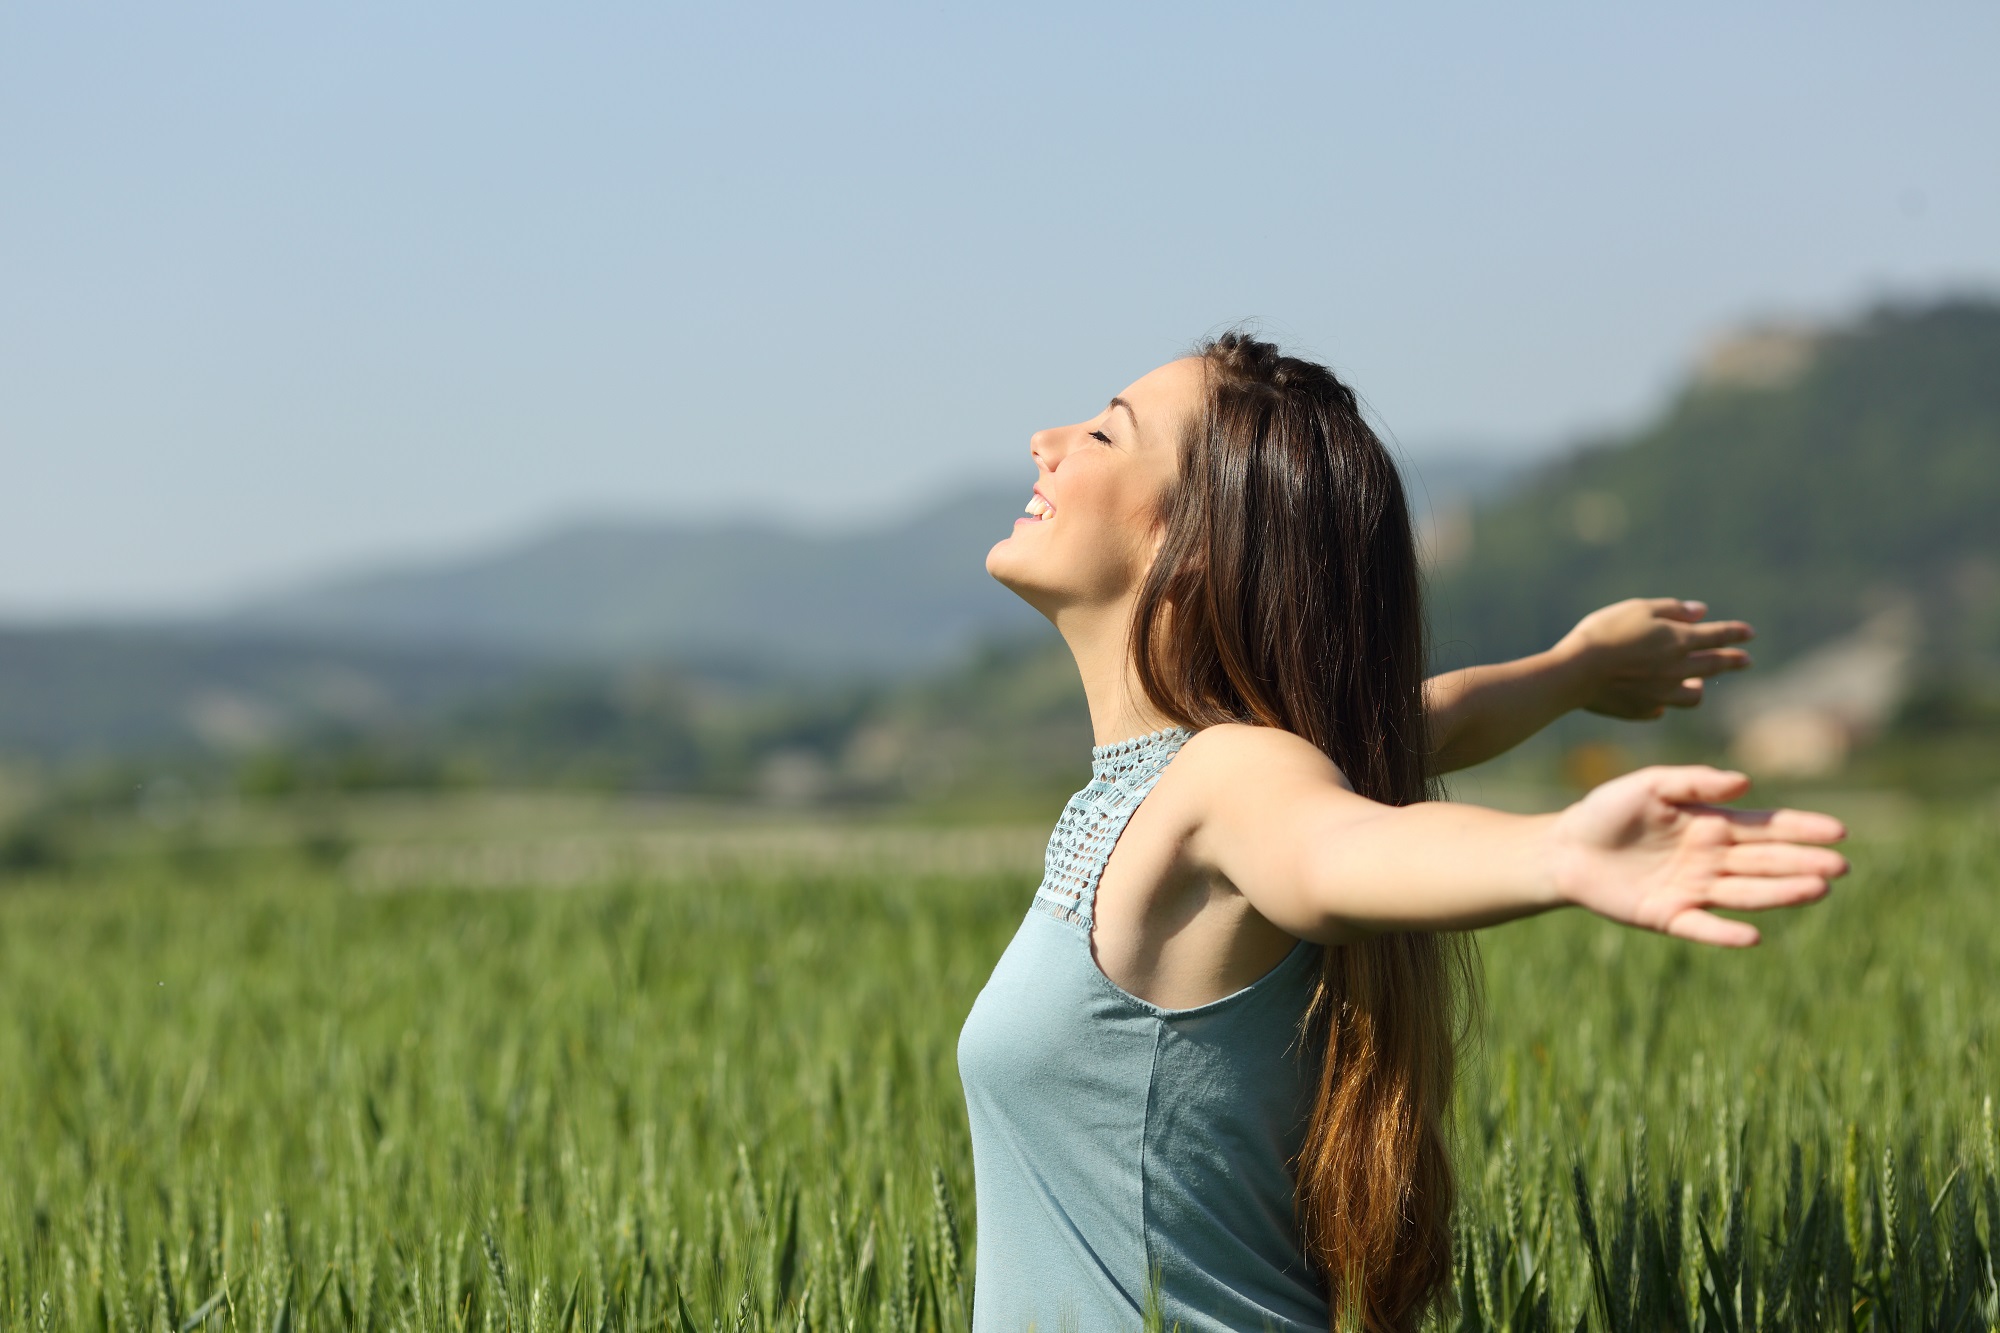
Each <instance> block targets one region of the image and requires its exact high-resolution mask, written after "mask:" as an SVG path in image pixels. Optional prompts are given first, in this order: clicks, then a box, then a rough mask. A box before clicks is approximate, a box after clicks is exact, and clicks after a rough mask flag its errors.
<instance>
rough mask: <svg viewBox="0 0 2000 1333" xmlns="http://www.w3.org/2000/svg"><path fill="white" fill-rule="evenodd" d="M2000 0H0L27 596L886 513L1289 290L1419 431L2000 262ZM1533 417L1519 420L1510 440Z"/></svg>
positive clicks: (2, 196)
mask: <svg viewBox="0 0 2000 1333" xmlns="http://www.w3.org/2000/svg"><path fill="white" fill-rule="evenodd" d="M1995 37H2000V13H1996V11H1992V10H1989V9H1984V8H1979V7H1974V6H1969V5H1968V6H1957V7H1952V8H1949V9H1946V10H1942V11H1927V12H1924V13H1921V14H1916V13H1886V12H1875V11H1868V10H1862V9H1851V10H1842V11H1828V10H1824V9H1820V8H1809V7H1804V6H1797V7H1785V8H1783V9H1774V10H1766V11H1759V12H1756V13H1744V12H1739V11H1737V10H1733V9H1730V8H1727V7H1723V6H1719V5H1709V6H1702V7H1697V8H1694V9H1685V8H1684V9H1681V10H1677V11H1675V12H1673V13H1671V14H1633V13H1608V12H1600V11H1595V10H1591V9H1589V8H1586V7H1549V8H1545V9H1543V10H1541V11H1539V12H1537V13H1536V14H1533V15H1529V16H1527V17H1525V18H1524V17H1523V16H1521V15H1518V14H1511V13H1510V14H1497V13H1488V12H1482V11H1478V10H1473V9H1465V10H1462V11H1459V12H1456V13H1454V14H1452V15H1450V16H1449V17H1440V16H1439V15H1436V14H1419V13H1415V12H1398V13H1395V14H1386V15H1382V14H1361V15H1339V14H1330V13H1326V12H1322V11H1318V10H1311V9H1306V8H1303V7H1301V8H1293V9H1281V10H1277V11H1271V12H1265V13H1259V14H1257V15H1252V16H1247V17H1246V16H1242V15H1236V14H1219V13H1216V12H1213V11H1209V10H1200V9H1175V8H1148V9H1141V8H1138V7H1120V8H1112V9H1104V10H1099V11H1093V12H1091V13H1088V14H1077V13H1073V12H1071V11H1069V10H1067V9H1059V8H1057V7H1040V8H1036V7H1028V8H1016V9H1010V10H1009V11H1008V12H1007V13H1005V14H995V15H984V14H976V13H970V12H953V13H949V14H919V13H912V12H904V11H902V10H898V9H892V8H886V7H877V8H872V9H870V10H867V11H864V12H858V13H842V14H840V15H828V14H823V13H818V12H814V11H804V10H801V11H796V12H790V13H786V12H769V11H766V12H759V13H738V12H733V11H732V12H727V13H724V12H698V11H687V12H681V11H667V10H659V9H654V8H650V7H641V6H624V7H619V6H612V7H607V8H602V9H598V10H593V11H590V12H588V13H581V12H570V11H564V12H560V13H558V12H554V11H550V12H548V13H535V12H531V11H523V10H510V11H505V12H499V11H488V10H486V9H483V8H479V7H473V6H466V5H447V6H442V7H435V8H432V9H428V10H425V11H423V12H410V11H405V10H403V9H400V8H398V7H394V6H388V5H379V4H374V5H369V4H364V5H359V6H351V7H344V8H343V9H341V10H340V11H337V12H323V13H309V12H304V11H296V12H295V11H286V12H275V11H264V10H259V9H256V8H252V7H248V6H232V5H201V6H195V7H191V8H185V9H176V10H173V11H171V12H169V11H160V10H153V9H146V8H142V7H138V6H131V5H126V6H111V7H108V8H96V9H91V10H69V9H45V10H40V11H35V12H29V11H25V10H12V11H8V12H5V13H3V14H0V123H5V124H7V125H9V126H11V127H15V129H14V132H13V133H11V134H6V135H0V171H4V172H5V177H6V179H7V180H8V181H9V183H10V188H9V189H8V190H7V191H5V192H0V246H5V247H6V249H7V251H8V252H9V253H11V254H15V255H17V256H32V257H33V261H34V262H33V263H31V264H20V265H17V268H16V271H15V272H13V273H12V274H10V279H9V283H8V290H7V296H6V299H5V300H4V301H0V352H4V355H0V402H4V403H5V404H6V407H5V410H4V412H0V476H4V477H5V479H6V484H5V486H4V488H0V620H5V621H7V622H11V623H23V622H43V621H49V620H63V621H69V620H77V619H88V618H102V617H105V616H121V617H122V616H133V615H140V616H147V617H157V616H167V615H173V614H177V613H181V612H186V611H194V610H200V609H210V608H215V607H219V606H222V605H226V604H229V603H231V602H234V601H237V600H240V599H241V598H243V597H245V596H248V595H251V594H252V593H255V592H258V591H264V590H269V589H271V588H274V587H281V586H285V585H287V584H292V583H297V582H300V581H305V580H310V579H314V578H319V577H323V576H326V575H329V574H336V573H339V572H341V571H343V570H349V569H353V568H355V567H358V566H372V565H379V564H383V563H393V562H396V561H407V560H418V559H426V558H435V557H438V556H443V555H448V554H451V553H456V552H463V551H467V550H471V549H480V548H491V547H494V546H498V545H504V544H506V543H508V542H510V541H513V540H518V539H521V538H523V537H527V536H530V535H532V534H533V533H535V532H537V531H540V530H545V529H546V528H548V527H549V526H551V525H553V524H556V523H559V522H562V521H564V520H565V519H566V518H569V517H574V516H578V515H588V514H598V513H605V512H613V511H615V512H622V513H626V514H640V515H662V516H671V517H677V518H681V519H699V518H701V517H703V516H711V517H713V516H728V515H742V514H756V515H768V516H772V517H774V518H777V519H779V520H781V521H784V522H787V523H789V524H791V525H795V526H797V525H803V526H806V527H809V528H817V529H821V530H825V529H827V528H843V529H855V528H861V527H867V526H874V525H877V524H878V523H879V522H880V521H881V520H883V519H884V518H886V517H892V516H895V515H900V514H908V513H910V512H912V511H914V510H915V509H917V508H918V507H920V506H921V505H922V504H923V503H925V502H927V501H929V500H933V499H935V498H936V497H940V496H944V495H948V494H951V493H953V492H954V491H961V490H964V489H967V488H969V487H971V486H974V485H979V484H984V483H990V482H997V481H1001V480H1004V478H1005V477H1007V476H1008V475H1010V469H1018V470H1019V471H1018V475H1022V476H1025V475H1026V472H1025V462H1024V459H1025V451H1024V442H1025V439H1026V436H1027V434H1028V433H1029V432H1030V431H1031V430H1033V429H1034V428H1035V427H1037V426H1040V425H1045V424H1049V423H1051V422H1058V421H1064V420H1073V419H1075V418H1077V417H1079V416H1083V415H1086V414H1088V413H1089V412H1091V411H1094V410H1095V408H1096V407H1097V406H1098V405H1100V404H1101V403H1102V402H1103V400H1104V398H1105V397H1106V396H1107V395H1108V394H1109V393H1111V392H1113V391H1115V390H1116V389H1117V388H1118V387H1120V386H1121V385H1122V384H1124V383H1125V382H1127V381H1128V380H1130V379H1131V378H1133V377H1134V376H1136V375H1138V374H1140V373H1142V372H1143V371H1144V370H1146V369H1147V368H1148V367H1149V366H1151V365H1152V364H1155V363H1157V362H1158V361H1160V360H1163V359H1165V358H1167V357H1170V356H1172V355H1174V354H1176V353H1178V352H1179V351H1181V350H1182V349H1184V348H1185V347H1186V346H1187V344H1188V342H1189V340H1190V339H1191V338H1193V337H1196V336H1199V335H1200V334H1202V333H1203V332H1206V331H1209V330H1213V329H1215V328H1218V327H1220V326H1223V325H1226V324H1228V323H1231V322H1234V321H1237V320H1241V319H1245V318H1251V319H1256V320H1258V321H1259V322H1260V323H1261V325H1262V326H1263V327H1264V328H1265V329H1266V330H1267V331H1268V332H1270V333H1272V334H1273V335H1275V336H1277V337H1279V338H1280V340H1281V341H1284V342H1287V343H1290V344H1292V345H1295V346H1297V347H1300V348H1301V349H1303V350H1305V351H1307V352H1308V353H1311V354H1315V355H1318V356H1321V357H1322V358H1324V359H1327V360H1328V361H1329V362H1330V363H1332V364H1333V365H1335V366H1336V368H1338V369H1339V370H1341V371H1342V373H1343V374H1345V375H1346V376H1347V377H1348V378H1349V379H1350V380H1351V381H1352V382H1353V383H1354V384H1355V385H1356V387H1357V388H1358V390H1359V391H1360V392H1361V393H1362V395H1363V396H1364V398H1365V399H1366V400H1367V401H1368V402H1369V403H1370V405H1371V407H1372V409H1373V411H1374V412H1375V414H1376V416H1377V418H1378V419H1379V420H1380V421H1381V422H1382V424H1383V425H1384V427H1385V428H1386V429H1387V430H1388V431H1389V432H1390V433H1391V434H1392V435H1393V436H1394V438H1395V439H1396V440H1397V441H1398V442H1399V443H1400V444H1401V446H1402V447H1403V448H1404V449H1405V450H1406V451H1407V452H1409V453H1411V454H1414V455H1418V456H1422V455H1425V454H1427V453H1436V452H1440V451H1443V450H1446V449H1449V448H1457V449H1465V448H1468V447H1472V448H1499V449H1504V450H1507V451H1509V452H1520V451H1526V452H1540V451H1546V450H1552V449H1557V448H1560V447H1563V446H1565V445H1567V444H1570V443H1572V442H1574V441H1575V440H1577V439H1578V438H1580V437H1582V436H1584V435H1587V434H1589V433H1592V432H1596V431H1600V430H1603V429H1607V428H1613V427H1617V426H1621V425H1625V424H1629V423H1632V422H1634V421H1636V420H1638V419H1640V418H1642V417H1643V416H1644V415H1645V414H1647V413H1648V412H1650V411H1652V410H1654V409H1655V408H1656V407H1657V406H1658V405H1659V404H1660V403H1661V402H1662V401H1663V400H1664V398H1665V396H1666V394H1667V393H1668V392H1670V390H1671V389H1672V387H1673V386H1674V385H1675V384H1676V383H1678V382H1679V381H1680V380H1681V379H1682V378H1683V376H1684V375H1685V373H1686V370H1687V367H1688V366H1689V365H1690V363H1691V362H1692V361H1693V360H1694V358H1695V357H1696V355H1697V354H1698V352H1699V349H1700V346H1701V344H1702V343H1703V342H1704V341H1705V340H1706V339H1707V338H1709V337H1712V336H1714V335H1715V334H1718V333H1720V332H1722V331H1724V330H1726V329H1729V328H1731V327H1734V326H1737V325H1740V324H1742V323H1743V322H1745V321H1748V320H1754V319H1759V318H1771V317H1776V318H1803V319H1809V320H1829V319H1842V318H1848V317H1851V316H1852V315H1854V314H1855V313H1857V312H1859V311H1861V310H1863V309H1865V308H1866V307H1868V306H1869V305H1871V304H1873V303H1875V302H1877V301H1880V300H1883V299H1923V298H1928V297H1934V296H1937V295H1941V294H1945V293H1947V292H1951V291H1955V290H1986V291H1991V290H1993V289H1994V288H1995V287H1996V286H2000V239H1996V238H2000V144H1996V143H1995V142H1994V141H1993V139H1992V136H1991V135H1990V134H1989V133H1988V132H1987V131H1988V128H1989V127H1990V126H1991V124H1993V123H1994V122H1995V118H1996V113H2000V93H1996V91H1995V90H1994V88H1993V85H1992V81H1991V80H1990V78H1988V77H1987V74H1986V71H1985V70H1984V65H1985V63H1986V53H1988V52H1990V51H1991V50H1992V49H1994V45H1995V43H1994V38H1995ZM1503 441H1504V442H1506V443H1505V444H1500V443H1499V442H1503Z"/></svg>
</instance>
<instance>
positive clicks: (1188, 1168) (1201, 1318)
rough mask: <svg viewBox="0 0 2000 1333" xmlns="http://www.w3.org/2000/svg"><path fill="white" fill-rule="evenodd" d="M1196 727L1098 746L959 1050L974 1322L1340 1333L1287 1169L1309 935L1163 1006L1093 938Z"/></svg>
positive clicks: (1093, 1330) (1045, 1332)
mask: <svg viewBox="0 0 2000 1333" xmlns="http://www.w3.org/2000/svg"><path fill="white" fill-rule="evenodd" d="M1188 736H1189V733H1188V732H1186V731H1184V730H1181V729H1178V728H1175V729H1172V730H1168V731H1160V732H1155V733H1153V734H1152V735H1150V736H1141V737H1139V738H1138V739H1136V740H1130V741H1125V742H1123V743H1121V744H1118V745H1109V746H1099V747H1098V748H1096V749H1094V750H1093V751H1091V765H1090V768H1091V780H1090V785H1089V786H1087V787H1085V788H1084V789H1083V790H1082V791H1080V792H1078V793H1077V794H1076V795H1075V796H1073V797H1071V798H1070V802H1069V804H1068V806H1066V807H1065V808H1064V810H1063V813H1062V818H1061V819H1060V820H1059V821H1058V822H1057V824H1056V829H1055V833H1054V835H1053V836H1052V837H1050V839H1049V850H1048V859H1047V863H1046V872H1045V874H1044V877H1043V879H1042V884H1041V887H1040V888H1039V889H1037V890H1036V891H1035V900H1034V904H1033V906H1032V907H1031V908H1030V909H1029V911H1028V915H1027V919H1026V920H1025V921H1023V922H1022V923H1021V928H1020V930H1019V931H1018V932H1017V933H1016V934H1015V936H1014V939H1013V942H1012V943H1011V944H1009V945H1008V946H1007V951H1006V952H1005V953H1004V954H1002V955H1001V958H1000V962H999V964H998V965H997V966H995V968H994V969H993V976H992V978H991V979H990V980H988V981H987V983H986V988H985V989H984V990H982V991H981V992H980V993H979V998H978V999H977V1000H976V1001H975V1002H974V1003H973V1006H972V1013H971V1015H970V1017H968V1018H967V1019H966V1022H965V1030H964V1031H963V1032H962V1033H961V1034H960V1036H959V1040H958V1068H959V1074H960V1077H961V1078H962V1080H963V1082H964V1084H965V1101H966V1109H967V1111H968V1113H969V1115H970V1119H971V1125H972V1163H973V1173H974V1183H975V1189H976V1193H977V1208H978V1254H977V1261H976V1264H975V1268H974V1286H973V1316H972V1326H973V1329H974V1333H1020V1331H1021V1330H1024V1329H1029V1328H1034V1329H1039V1330H1041V1333H1059V1331H1060V1330H1067V1329H1075V1330H1081V1331H1082V1333H1111V1330H1121V1329H1137V1328H1139V1327H1140V1325H1141V1323H1142V1321H1143V1319H1144V1314H1145V1309H1146V1302H1147V1299H1148V1290H1149V1286H1151V1285H1152V1284H1154V1283H1157V1290H1158V1295H1159V1302H1160V1308H1161V1313H1162V1314H1163V1315H1164V1317H1165V1323H1166V1326H1167V1327H1168V1328H1172V1327H1173V1325H1174V1324H1175V1322H1176V1321H1178V1322H1179V1324H1180V1326H1181V1328H1182V1329H1183V1330H1185V1331H1186V1333H1208V1331H1209V1330H1214V1331H1216V1333H1222V1331H1223V1330H1227V1333H1241V1331H1242V1330H1259V1329H1279V1330H1285V1333H1294V1331H1296V1333H1324V1330H1325V1329H1326V1327H1327V1304H1326V1296H1325V1293H1324V1291H1323V1289H1322V1287H1321V1286H1320V1283H1319V1281H1318V1279H1317V1278H1316V1277H1315V1275H1314V1274H1313V1272H1312V1270H1311V1269H1310V1268H1309V1266H1308V1265H1307V1263H1306V1260H1305V1257H1304V1254H1303V1252H1302V1250H1301V1248H1300V1245H1299V1237H1298V1231H1297V1227H1296V1224H1295V1222H1294V1217H1293V1208H1292V1199H1293V1187H1292V1178H1291V1175H1290V1172H1289V1170H1288V1164H1289V1163H1290V1162H1291V1160H1292V1158H1293V1157H1294V1156H1295V1155H1296V1154H1297V1152H1298V1150H1299V1146H1300V1143H1301V1140H1302V1138H1303V1135H1304V1130H1305V1122H1306V1117H1307V1115H1308V1114H1309V1112H1310V1111H1311V1106H1312V1103H1311V1092H1312V1079H1311V1075H1312V1073H1313V1067H1312V1065H1311V1062H1310V1061H1309V1059H1308V1058H1307V1057H1306V1056H1305V1055H1304V1054H1302V1052H1301V1049H1300V1041H1299V1021H1300V1018H1301V1017H1302V1016H1303V1014H1304V1012H1305V1007H1306V1002H1307V1000H1308V998H1309V997H1310V995H1311V992H1312V986H1313V981H1314V979H1315V977H1316V975H1317V972H1318V963H1319V956H1320V954H1319V950H1318V948H1316V947H1315V946H1312V945H1309V944H1306V943H1303V942H1301V943H1300V945H1299V946H1298V947H1297V948H1295V949H1293V950H1292V952H1291V953H1290V954H1288V955H1287V956H1286V957H1285V960H1284V961H1283V962H1281V963H1279V964H1278V965H1277V967H1275V968H1273V969H1272V970H1271V971H1270V972H1268V973H1266V974H1265V975H1264V976H1263V977H1262V978H1260V979H1259V980H1257V981H1256V982H1254V983H1252V984H1251V985H1249V986H1247V987H1245V988H1244V989H1242V990H1240V991H1237V992H1236V993H1235V994H1234V995H1230V996H1227V997H1225V998H1223V999H1220V1000H1217V1001H1215V1002H1214V1003H1212V1004H1205V1005H1201V1006H1200V1007H1198V1008H1194V1009H1162V1008H1160V1007H1159V1006H1157V1005H1152V1004H1148V1003H1146V1002H1145V1001H1144V1000H1141V999H1139V998H1138V997H1136V996H1134V995H1131V994H1129V993H1127V992H1126V991H1124V990H1122V989H1120V988H1119V987H1118V986H1116V985H1114V984H1113V983H1112V981H1111V980H1110V978H1108V977H1106V976H1105V975H1104V973H1103V972H1102V971H1101V970H1100V969H1099V968H1098V966H1097V963H1096V960H1095V959H1094V958H1093V957H1092V955H1091V950H1090V924H1091V919H1092V911H1093V908H1094V905H1095V902H1096V896H1097V881H1098V878H1099V876H1101V875H1102V874H1103V872H1104V864H1105V862H1106V861H1107V860H1109V859H1110V856H1111V849H1112V847H1113V846H1115V845H1116V843H1117V841H1118V836H1119V834H1120V833H1122V832H1123V831H1124V829H1125V825H1126V822H1127V821H1128V820H1130V819H1131V817H1132V813H1133V811H1135V810H1137V809H1138V807H1139V803H1140V802H1141V801H1142V800H1144V799H1145V797H1146V794H1147V793H1148V792H1150V791H1151V790H1152V789H1153V784H1154V783H1155V782H1157V781H1159V778H1160V774H1161V773H1162V772H1163V771H1164V770H1165V769H1166V767H1167V765H1168V763H1169V762H1171V761H1172V759H1173V757H1174V755H1175V754H1176V753H1177V752H1178V751H1179V750H1180V748H1181V746H1182V745H1183V744H1184V743H1185V742H1186V741H1187V739H1188Z"/></svg>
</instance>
